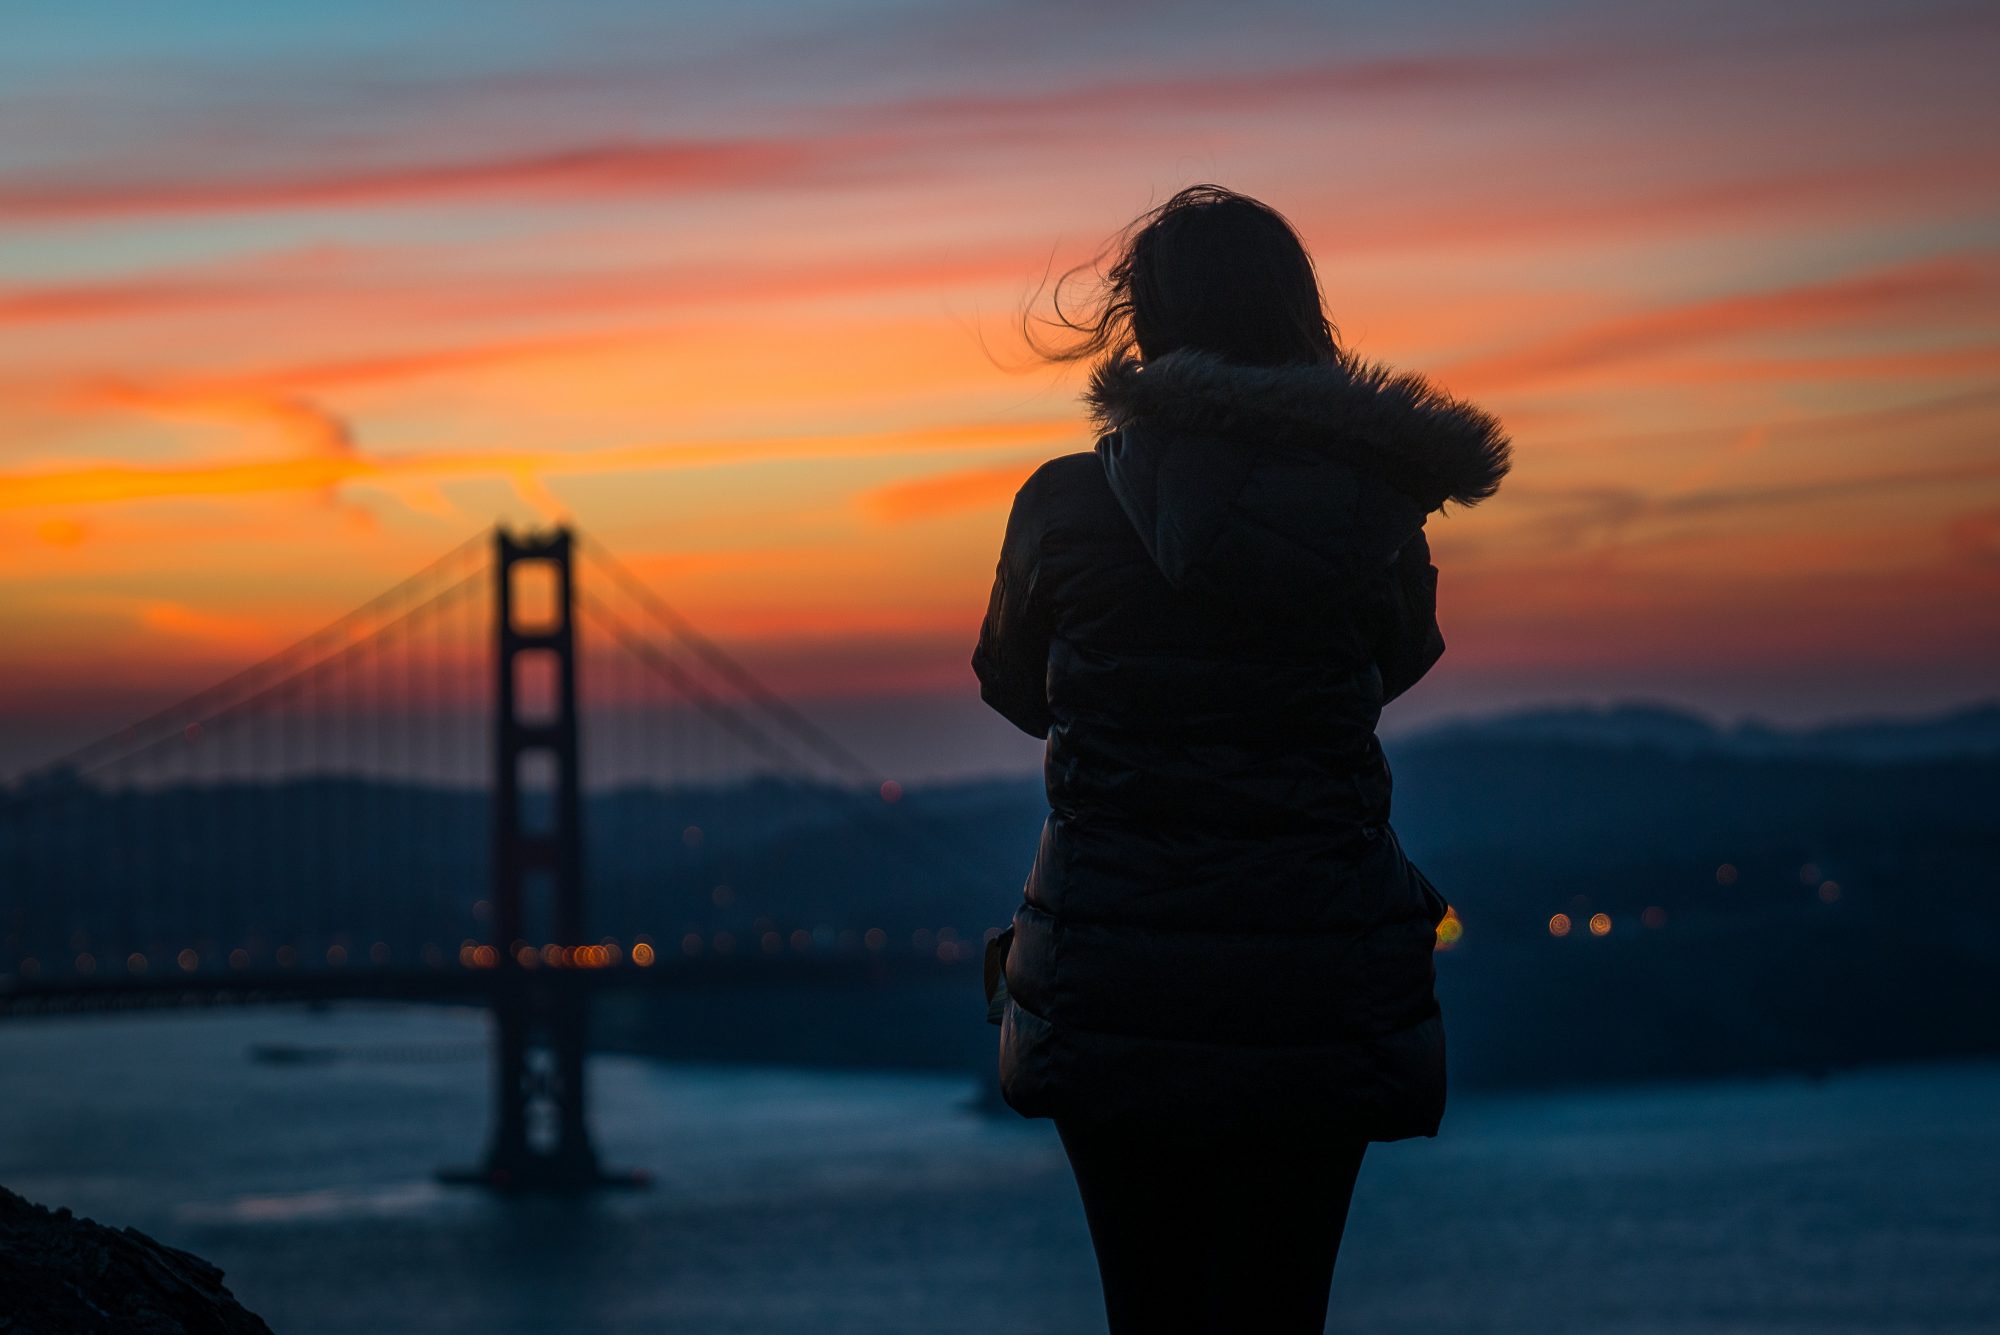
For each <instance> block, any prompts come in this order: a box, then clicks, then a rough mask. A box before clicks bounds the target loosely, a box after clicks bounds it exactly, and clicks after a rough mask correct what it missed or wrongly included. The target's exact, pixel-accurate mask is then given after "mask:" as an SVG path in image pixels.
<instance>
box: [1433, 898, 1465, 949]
mask: <svg viewBox="0 0 2000 1335" xmlns="http://www.w3.org/2000/svg"><path fill="white" fill-rule="evenodd" d="M1464 935H1465V924H1464V923H1463V922H1460V921H1459V917H1458V910H1457V909H1455V908H1447V909H1446V910H1445V911H1444V920H1443V921H1442V922H1440V923H1438V925H1437V942H1436V944H1435V945H1434V946H1433V947H1432V949H1434V950H1438V951H1445V950H1450V949H1451V948H1452V947H1453V946H1455V945H1457V944H1458V942H1459V938H1460V937H1462V936H1464Z"/></svg>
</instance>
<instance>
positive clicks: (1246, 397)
mask: <svg viewBox="0 0 2000 1335" xmlns="http://www.w3.org/2000/svg"><path fill="white" fill-rule="evenodd" d="M1085 401H1086V403H1088V405H1089V407H1090V410H1091V415H1092V417H1093V419H1094V420H1095V422H1096V423H1097V425H1098V427H1099V429H1100V430H1101V431H1102V432H1103V435H1102V438H1101V439H1100V440H1099V441H1098V444H1097V453H1098V457H1099V459H1100V460H1101V461H1102V463H1103V465H1104V472H1105V477H1106V479H1107V480H1108V481H1109V483H1110V485H1111V490H1112V492H1113V493H1114V494H1115V495H1116V496H1117V498H1118V502H1119V505H1120V506H1121V507H1122V508H1123V509H1124V511H1125V514H1126V516H1127V517H1128V518H1129V519H1130V520H1131V521H1132V526H1133V528H1134V529H1135V530H1136V531H1137V532H1138V534H1139V537H1140V540H1141V541H1142V542H1144V543H1145V546H1146V550H1147V552H1148V553H1149V554H1150V555H1151V556H1152V558H1153V561H1154V563H1155V564H1156V565H1158V566H1159V568H1160V570H1161V572H1162V573H1163V574H1164V575H1165V576H1166V578H1167V580H1168V582H1169V583H1171V584H1172V585H1173V586H1174V587H1175V588H1176V589H1178V590H1180V591H1181V592H1182V593H1183V594H1185V595H1187V596H1189V597H1192V598H1196V599H1199V600H1201V601H1205V602H1212V603H1218V604H1222V605H1224V606H1226V607H1229V608H1232V609H1236V610H1240V611H1243V612H1246V613H1248V614H1250V615H1252V616H1255V617H1258V618H1261V619H1264V620H1281V621H1283V620H1297V619H1306V620H1315V619H1318V618H1319V617H1321V616H1323V615H1324V614H1325V612H1326V610H1327V609H1328V608H1329V607H1330V606H1331V605H1332V604H1334V603H1336V602H1338V601H1339V600H1341V599H1343V598H1346V597H1349V596H1352V595H1353V594H1354V593H1355V591H1356V590H1357V589H1358V588H1359V587H1360V586H1362V585H1363V584H1365V583H1366V582H1368V581H1369V580H1370V579H1372V578H1374V577H1375V576H1377V575H1379V574H1380V573H1382V572H1383V571H1384V570H1386V568H1387V567H1388V565H1389V563H1390V562H1391V561H1393V560H1394V559H1395V557H1396V555H1397V553H1398V552H1400V551H1401V550H1402V548H1403V547H1404V546H1405V544H1407V543H1408V542H1410V540H1411V539H1413V538H1415V537H1416V536H1417V535H1418V534H1419V533H1421V532H1422V530H1423V526H1424V519H1425V517H1426V516H1427V515H1428V514H1429V513H1430V512H1431V511H1433V510H1437V509H1439V508H1441V507H1442V506H1444V505H1445V504H1446V503H1447V502H1457V503H1458V504H1460V505H1475V504H1477V503H1478V502H1480V501H1482V500H1485V499H1486V498H1487V497H1489V496H1491V495H1493V494H1494V492H1495V491H1496V490H1498V489H1499V486H1500V480H1501V478H1502V477H1504V476H1505V475H1506V473H1507V469H1508V466H1509V463H1510V453H1511V446H1510V444H1509V442H1508V439H1507V436H1506V433H1505V432H1504V431H1503V430H1502V429H1501V426H1500V423H1499V422H1498V421H1496V420H1495V419H1494V418H1493V417H1492V416H1490V415H1489V414H1487V413H1484V412H1482V411H1480V410H1479V409H1478V408H1475V407H1473V406H1471V405H1470V404H1467V403H1463V402H1460V401H1459V400H1457V399H1454V398H1452V397H1450V396H1449V395H1447V394H1445V393H1444V392H1443V391H1441V390H1439V389H1437V388H1435V387H1434V386H1432V385H1431V384H1430V383H1429V382H1428V381H1426V380H1424V379H1423V378H1422V377H1421V376H1416V375H1410V374H1398V373H1395V372H1392V371H1390V370H1388V369H1386V368H1384V367H1381V366H1376V365H1372V364H1369V363H1366V362H1362V361H1359V360H1357V359H1352V358H1343V359H1341V360H1338V361H1334V362H1329V363H1324V364H1316V365H1310V366H1238V365H1233V364H1231V363H1228V362H1225V361H1222V360H1221V359H1219V358H1216V357H1213V356H1210V355H1208V354H1206V353H1200V352H1193V351H1182V352H1176V353H1173V354H1170V355H1169V356H1165V357H1161V358H1159V359H1158V360H1156V361H1152V362H1148V363H1144V364H1141V363H1139V362H1137V361H1134V360H1132V359H1131V358H1128V357H1112V358H1109V359H1107V360H1105V361H1104V362H1102V363H1100V364H1099V365H1098V366H1097V367H1096V368H1094V370H1093V371H1092V373H1091V378H1090V387H1089V389H1088V391H1087V392H1086V394H1085Z"/></svg>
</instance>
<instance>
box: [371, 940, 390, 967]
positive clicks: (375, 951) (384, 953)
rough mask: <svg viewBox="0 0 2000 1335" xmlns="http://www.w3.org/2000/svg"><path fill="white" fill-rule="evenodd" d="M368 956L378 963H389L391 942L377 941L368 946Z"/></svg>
mask: <svg viewBox="0 0 2000 1335" xmlns="http://www.w3.org/2000/svg"><path fill="white" fill-rule="evenodd" d="M368 958H369V959H371V960H373V961H375V963H377V964H387V963H388V962H389V943H388V942H387V941H377V942H376V943H375V944H374V945H372V946H370V947H368Z"/></svg>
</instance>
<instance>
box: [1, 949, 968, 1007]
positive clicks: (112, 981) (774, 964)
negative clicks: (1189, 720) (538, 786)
mask: <svg viewBox="0 0 2000 1335" xmlns="http://www.w3.org/2000/svg"><path fill="white" fill-rule="evenodd" d="M979 953H980V952H979V951H977V950H968V949H961V950H959V952H958V953H957V955H956V956H955V957H954V958H952V959H948V960H947V959H940V958H939V957H938V956H936V955H934V954H922V953H918V952H916V951H907V952H904V951H898V952H893V953H890V952H879V953H878V952H872V951H871V952H866V953H861V952H853V953H849V952H840V953H832V954H782V955H764V954H756V955H704V956H697V957H694V958H687V957H681V958H676V959H667V958H664V957H663V958H661V959H659V960H658V961H657V962H655V963H654V964H652V965H651V966H642V965H638V964H634V963H632V962H631V961H630V960H629V959H626V960H623V961H621V962H620V963H617V964H609V965H603V966H600V967H596V968H567V967H559V968H551V967H542V968H535V969H520V968H513V969H502V968H465V967H461V966H442V967H439V968H434V969H384V968H372V967H358V968H332V969H326V968H322V969H311V970H298V969H291V970H249V969H246V970H242V971H231V972H228V973H223V972H208V971H201V972H197V973H182V972H178V971H176V972H174V973H172V974H168V973H167V972H165V971H161V972H159V973H146V974H140V975H136V976H133V975H125V976H121V977H105V976H101V975H91V976H87V977H82V976H74V975H73V976H70V977H33V978H28V977H21V976H8V977H5V978H0V1019H12V1018H25V1017H29V1016H37V1015H77V1014H88V1013H92V1012H97V1011H126V1010H147V1009H156V1008H158V1009H172V1008H180V1007H190V1006H244V1005H273V1004H285V1003H290V1002H323V1001H409V1002H420V1003H429V1004H436V1005H468V1006H484V1005H487V1004H489V1003H490V1002H491V1001H492V1000H493V998H494V997H495V996H496V995H497V994H499V993H500V992H501V991H502V990H503V989H505V988H509V987H528V988H532V989H533V990H534V991H536V992H537V993H538V994H540V995H542V996H560V995H563V994H575V993H577V992H582V993H585V994H594V993H598V992H607V991H609V992H616V991H634V990H642V989H661V990H665V989H676V990H690V991H693V990H699V989H702V988H708V987H717V988H720V987H730V986H736V985H740V984H743V983H746V982H755V983H794V984H825V985H830V986H850V987H851V986H854V985H856V984H864V983H875V982H881V983H887V982H895V981H905V980H913V979H941V978H957V979H960V980H963V982H964V984H965V986H967V987H968V988H977V987H978V986H979V983H978V977H979V971H980V965H979V959H978V956H979Z"/></svg>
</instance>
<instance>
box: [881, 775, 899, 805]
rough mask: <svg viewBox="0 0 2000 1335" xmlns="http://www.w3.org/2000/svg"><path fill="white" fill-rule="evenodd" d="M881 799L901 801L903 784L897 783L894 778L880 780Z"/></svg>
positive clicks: (892, 801)
mask: <svg viewBox="0 0 2000 1335" xmlns="http://www.w3.org/2000/svg"><path fill="white" fill-rule="evenodd" d="M882 800H883V801H884V802H891V803H894V802H900V801H902V800H903V785H902V784H900V783H897V782H896V781H895V780H894V779H884V780H882Z"/></svg>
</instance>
